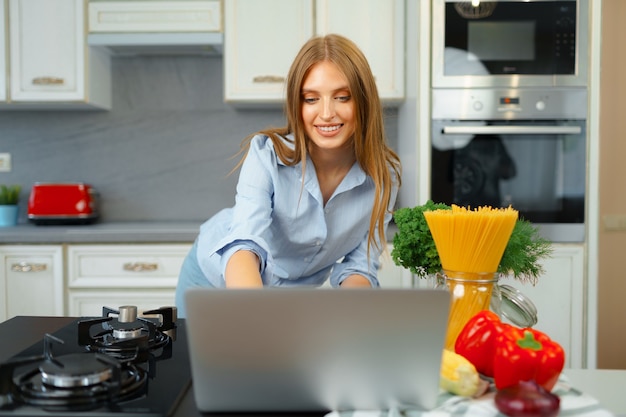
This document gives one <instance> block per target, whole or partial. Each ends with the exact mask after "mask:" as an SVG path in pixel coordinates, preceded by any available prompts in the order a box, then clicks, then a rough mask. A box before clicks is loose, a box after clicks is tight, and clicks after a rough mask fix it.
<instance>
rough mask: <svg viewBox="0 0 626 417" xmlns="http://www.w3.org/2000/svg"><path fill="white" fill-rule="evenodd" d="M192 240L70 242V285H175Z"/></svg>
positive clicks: (112, 286) (121, 286)
mask: <svg viewBox="0 0 626 417" xmlns="http://www.w3.org/2000/svg"><path fill="white" fill-rule="evenodd" d="M190 248H191V244H145V245H143V244H142V245H70V246H68V252H67V256H68V266H67V267H68V271H67V275H68V287H69V288H175V287H176V283H177V282H178V274H179V273H180V267H181V265H182V263H183V261H184V259H185V257H186V256H187V253H188V252H189V249H190Z"/></svg>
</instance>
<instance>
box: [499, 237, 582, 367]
mask: <svg viewBox="0 0 626 417" xmlns="http://www.w3.org/2000/svg"><path fill="white" fill-rule="evenodd" d="M553 247H554V252H553V253H552V256H551V257H550V258H547V259H545V260H544V261H543V267H544V274H543V275H542V276H540V277H539V280H538V282H537V284H536V285H535V286H533V285H532V284H526V283H521V282H519V281H516V280H514V279H504V280H501V284H507V285H511V286H513V287H515V288H517V289H518V290H520V291H521V292H522V293H523V294H524V295H525V296H526V297H528V298H529V299H530V300H531V301H532V302H533V303H534V304H535V306H536V307H537V312H538V314H537V316H538V319H539V320H538V323H537V325H536V326H534V327H535V328H536V329H538V330H541V331H542V332H545V333H546V334H547V335H548V336H550V338H552V339H554V340H556V341H557V342H559V344H561V346H563V348H564V349H565V352H566V364H565V367H566V368H581V367H582V366H583V358H584V355H585V352H584V349H583V346H585V345H586V340H585V339H584V335H585V333H586V332H585V327H586V322H585V319H584V317H585V316H584V314H585V312H584V305H585V302H586V300H585V285H584V269H583V267H584V248H583V246H582V245H568V244H554V245H553Z"/></svg>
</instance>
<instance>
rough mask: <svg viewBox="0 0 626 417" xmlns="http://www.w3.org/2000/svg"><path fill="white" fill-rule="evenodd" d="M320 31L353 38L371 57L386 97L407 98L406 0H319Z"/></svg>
mask: <svg viewBox="0 0 626 417" xmlns="http://www.w3.org/2000/svg"><path fill="white" fill-rule="evenodd" d="M315 17H316V21H315V23H316V33H317V34H318V35H324V34H328V33H339V34H341V35H344V36H346V37H348V38H349V39H352V40H353V41H354V42H355V43H356V44H357V45H358V46H359V48H360V49H361V50H362V51H363V53H364V54H365V56H366V57H367V59H368V61H369V64H370V67H371V68H372V72H373V73H374V77H375V78H376V85H377V86H378V93H379V94H380V97H381V99H382V100H383V101H386V102H392V101H398V100H402V99H403V98H404V26H405V25H404V19H405V16H404V0H317V1H316V10H315Z"/></svg>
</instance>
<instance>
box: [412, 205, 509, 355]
mask: <svg viewBox="0 0 626 417" xmlns="http://www.w3.org/2000/svg"><path fill="white" fill-rule="evenodd" d="M424 217H425V219H426V222H427V223H428V227H429V229H430V232H431V234H432V236H433V240H434V242H435V246H436V248H437V252H438V253H439V258H440V260H441V265H442V267H443V270H444V271H443V272H444V279H445V282H446V285H447V287H448V290H449V291H450V294H451V299H452V300H451V307H450V316H449V319H448V332H447V336H446V348H448V349H451V350H454V342H455V341H456V337H457V336H458V334H459V333H460V331H461V329H462V328H463V326H465V323H467V321H468V320H469V319H470V318H471V317H472V316H474V315H475V314H476V313H478V312H479V311H481V310H487V309H489V305H490V301H491V295H492V291H493V285H494V283H495V282H496V271H497V270H498V264H499V263H500V259H501V258H502V254H503V253H504V249H505V248H506V245H507V243H508V241H509V238H510V237H511V233H512V232H513V228H514V227H515V223H516V221H517V218H518V212H517V210H514V209H513V208H511V207H508V208H497V209H494V208H491V207H488V206H484V207H479V208H476V209H474V210H471V209H468V208H465V207H459V206H456V205H452V209H451V210H444V209H440V210H432V211H425V212H424Z"/></svg>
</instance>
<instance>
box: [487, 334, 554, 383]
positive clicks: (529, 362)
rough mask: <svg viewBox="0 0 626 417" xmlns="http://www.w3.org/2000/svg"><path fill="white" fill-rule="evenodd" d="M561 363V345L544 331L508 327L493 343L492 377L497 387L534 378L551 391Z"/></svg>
mask: <svg viewBox="0 0 626 417" xmlns="http://www.w3.org/2000/svg"><path fill="white" fill-rule="evenodd" d="M564 365H565V352H564V351H563V348H562V347H561V346H560V345H559V344H558V343H557V342H555V341H553V340H551V339H550V338H549V337H548V336H547V335H546V334H544V333H542V332H540V331H538V330H535V329H531V328H524V329H520V328H517V327H514V326H510V327H509V329H508V330H507V331H505V332H502V333H501V334H500V337H499V338H498V341H497V343H496V349H495V357H494V359H493V370H494V375H493V378H494V382H495V384H496V388H497V389H501V388H506V387H509V386H513V385H515V384H517V383H518V382H520V381H535V382H536V383H537V384H539V385H541V386H542V387H543V388H545V389H546V390H547V391H550V390H551V389H552V388H553V387H554V385H555V384H556V382H557V380H558V379H559V375H560V374H561V371H562V370H563V366H564Z"/></svg>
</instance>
